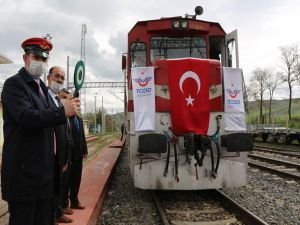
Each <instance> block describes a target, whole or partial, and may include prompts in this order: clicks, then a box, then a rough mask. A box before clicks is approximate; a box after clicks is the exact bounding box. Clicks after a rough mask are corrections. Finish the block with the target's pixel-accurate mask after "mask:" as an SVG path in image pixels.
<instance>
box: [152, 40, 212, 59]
mask: <svg viewBox="0 0 300 225" xmlns="http://www.w3.org/2000/svg"><path fill="white" fill-rule="evenodd" d="M186 57H193V58H201V59H205V58H207V56H206V41H205V38H203V37H182V38H169V37H152V38H151V39H150V60H151V63H153V62H154V61H155V60H157V59H174V58H186Z"/></svg>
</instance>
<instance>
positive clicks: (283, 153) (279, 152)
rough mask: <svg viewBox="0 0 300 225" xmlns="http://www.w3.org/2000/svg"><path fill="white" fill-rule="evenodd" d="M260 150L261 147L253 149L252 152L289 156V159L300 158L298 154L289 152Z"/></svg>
mask: <svg viewBox="0 0 300 225" xmlns="http://www.w3.org/2000/svg"><path fill="white" fill-rule="evenodd" d="M262 148H264V147H262ZM262 148H261V147H254V149H253V150H254V151H260V152H268V153H277V154H280V155H284V156H291V157H296V158H300V154H294V153H290V152H284V151H279V150H272V149H262ZM285 151H287V150H285ZM289 151H290V150H289ZM294 152H295V151H294ZM299 152H300V151H299Z"/></svg>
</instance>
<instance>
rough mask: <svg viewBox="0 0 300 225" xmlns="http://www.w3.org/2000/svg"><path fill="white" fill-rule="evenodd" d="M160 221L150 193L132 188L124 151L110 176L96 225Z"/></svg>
mask: <svg viewBox="0 0 300 225" xmlns="http://www.w3.org/2000/svg"><path fill="white" fill-rule="evenodd" d="M160 221H161V220H160V217H159V214H158V213H157V211H156V208H155V205H154V202H153V200H152V196H151V193H150V191H145V190H141V189H137V188H134V186H133V182H132V179H131V176H130V172H129V167H128V164H127V150H126V149H124V151H123V152H122V153H121V155H120V158H119V161H118V165H117V166H116V168H115V171H114V172H113V174H112V177H111V180H110V183H109V186H108V192H107V196H106V199H105V201H104V205H103V208H102V212H101V213H100V217H99V221H98V224H97V225H100V224H101V225H129V224H130V225H138V224H147V225H160V224H162V223H161V222H160Z"/></svg>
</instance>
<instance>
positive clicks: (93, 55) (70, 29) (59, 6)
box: [0, 0, 300, 110]
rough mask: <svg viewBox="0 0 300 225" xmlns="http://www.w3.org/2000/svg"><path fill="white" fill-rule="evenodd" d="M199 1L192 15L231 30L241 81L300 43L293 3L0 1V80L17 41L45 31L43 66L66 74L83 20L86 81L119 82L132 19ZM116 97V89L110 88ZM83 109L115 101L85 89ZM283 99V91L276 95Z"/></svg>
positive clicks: (172, 12)
mask: <svg viewBox="0 0 300 225" xmlns="http://www.w3.org/2000/svg"><path fill="white" fill-rule="evenodd" d="M197 5H201V6H202V7H203V8H204V14H203V15H202V16H200V17H198V19H202V20H207V21H213V22H218V23H220V24H221V26H222V27H223V29H224V30H225V31H226V32H227V33H229V32H230V31H232V30H234V29H238V35H239V54H240V67H241V68H243V71H244V75H245V78H246V80H247V79H249V77H250V76H251V73H252V71H253V70H254V69H255V68H257V67H273V68H275V69H278V68H279V66H280V60H279V47H280V46H288V45H291V44H297V45H298V46H300V29H298V25H297V24H298V22H299V20H300V16H299V12H300V1H299V0H285V1H282V0H263V1H262V0H252V1H242V0H202V1H199V0H198V1H196V0H189V1H179V0H172V1H163V0H160V1H159V0H147V1H137V0H109V1H100V0H98V1H96V0H85V1H78V0H47V1H43V0H0V53H1V54H4V55H5V56H7V57H9V58H10V59H12V60H13V62H14V63H13V64H9V65H0V81H1V82H2V83H3V81H4V80H5V79H6V78H8V77H10V76H12V75H14V74H15V73H16V72H17V71H18V69H19V68H20V67H22V65H23V60H22V54H23V50H22V49H21V47H20V45H21V43H22V41H23V40H25V39H27V38H29V37H34V36H43V35H45V34H48V33H49V34H51V36H52V42H53V45H54V48H53V50H52V52H51V59H50V61H49V66H53V65H60V66H62V67H64V68H65V69H66V64H67V56H70V63H71V66H70V73H71V74H73V70H74V66H75V64H76V62H77V61H78V60H79V59H80V48H81V46H80V43H81V27H82V24H86V25H87V34H86V69H87V72H86V81H122V77H123V75H122V71H121V54H122V53H124V52H127V34H128V31H129V30H130V29H131V28H132V27H133V26H134V24H135V23H136V22H137V21H141V20H149V19H159V18H160V17H172V16H184V15H185V14H186V13H189V14H193V13H194V7H195V6H197ZM111 91H113V92H115V95H117V96H120V97H122V93H120V92H121V91H122V90H121V89H115V90H111ZM86 93H87V94H86V96H87V97H86V99H87V104H86V106H87V108H88V109H92V108H93V105H94V93H98V94H97V96H98V97H97V105H100V104H101V97H100V96H104V107H105V108H115V110H121V108H122V104H123V103H122V101H120V100H119V99H118V98H117V97H115V96H114V95H112V94H110V93H109V92H108V91H107V90H104V89H102V90H100V89H89V90H87V91H86ZM278 96H279V97H285V96H284V91H281V92H280V93H278Z"/></svg>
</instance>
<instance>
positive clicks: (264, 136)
mask: <svg viewBox="0 0 300 225" xmlns="http://www.w3.org/2000/svg"><path fill="white" fill-rule="evenodd" d="M268 136H269V135H268V134H262V135H261V138H262V139H263V142H266V141H267V140H268Z"/></svg>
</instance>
